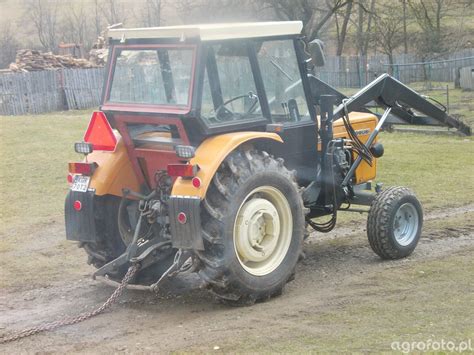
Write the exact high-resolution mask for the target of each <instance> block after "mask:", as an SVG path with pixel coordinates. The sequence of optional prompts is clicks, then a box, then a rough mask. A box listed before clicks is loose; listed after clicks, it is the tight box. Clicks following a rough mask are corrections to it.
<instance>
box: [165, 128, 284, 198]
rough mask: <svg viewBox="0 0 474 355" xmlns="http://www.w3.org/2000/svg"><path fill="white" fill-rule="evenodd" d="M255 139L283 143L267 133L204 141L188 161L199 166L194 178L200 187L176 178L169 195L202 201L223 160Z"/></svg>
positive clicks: (224, 135) (241, 133)
mask: <svg viewBox="0 0 474 355" xmlns="http://www.w3.org/2000/svg"><path fill="white" fill-rule="evenodd" d="M257 139H259V140H260V139H271V140H274V141H277V142H280V143H283V140H282V139H281V137H280V136H279V135H278V134H276V133H267V132H236V133H227V134H222V135H219V136H214V137H211V138H208V139H206V140H205V141H204V142H203V143H201V145H200V146H199V147H198V148H197V150H196V154H195V156H194V158H193V159H191V160H190V163H191V164H197V165H198V166H199V171H198V173H197V174H196V177H198V178H199V179H201V186H200V187H199V188H196V187H194V186H193V184H192V182H191V180H190V179H183V178H177V179H176V181H175V183H174V185H173V189H172V192H171V194H172V195H173V196H193V197H199V198H200V199H201V200H202V199H204V197H205V196H206V192H207V189H208V188H209V185H210V183H211V181H212V178H213V177H214V174H215V173H216V171H217V169H218V168H219V166H220V165H221V163H222V162H223V161H224V159H225V158H226V157H227V156H228V155H229V154H230V153H231V152H232V151H234V150H235V149H236V148H237V147H239V146H241V145H242V144H244V143H247V142H250V141H252V140H257Z"/></svg>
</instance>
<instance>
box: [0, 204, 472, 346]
mask: <svg viewBox="0 0 474 355" xmlns="http://www.w3.org/2000/svg"><path fill="white" fill-rule="evenodd" d="M473 211H474V204H470V205H467V206H463V207H456V208H449V209H443V210H435V211H432V212H429V213H427V216H426V217H425V220H427V221H430V220H436V219H441V218H446V219H449V218H451V217H458V216H460V215H462V214H469V213H471V212H473ZM341 229H343V228H341ZM349 229H350V231H348V232H347V233H341V230H339V231H335V232H333V233H336V232H338V238H337V240H336V239H335V237H334V236H331V235H330V234H329V236H321V235H317V236H315V237H314V238H310V239H309V240H308V242H307V243H306V248H305V249H306V253H307V256H306V259H305V260H303V261H302V262H301V263H300V265H299V266H298V272H297V276H296V280H295V281H293V282H291V283H290V284H289V285H288V287H287V288H286V291H285V292H284V294H283V295H282V296H281V297H278V298H275V299H273V300H271V301H270V302H266V303H261V304H257V305H255V306H253V307H247V308H228V307H226V306H223V305H220V304H217V303H216V302H215V301H214V300H213V298H212V297H211V296H210V295H209V294H208V293H207V292H206V291H204V290H200V289H199V288H198V287H197V286H198V284H199V283H198V282H197V280H196V279H195V278H189V277H188V281H191V286H190V284H189V283H186V282H185V281H186V280H181V281H180V282H178V283H175V284H168V288H167V290H164V291H163V292H162V293H160V294H159V295H158V296H155V295H152V294H149V293H140V292H132V291H129V292H127V293H126V295H125V296H124V297H123V299H122V300H120V302H119V304H120V305H119V306H118V307H116V308H115V309H114V310H113V311H112V312H109V313H106V314H104V315H101V316H99V317H97V318H94V319H91V320H88V321H87V322H84V323H81V324H78V325H76V326H72V327H66V328H62V329H59V330H57V331H55V332H52V333H45V334H42V335H38V336H34V337H32V338H28V339H24V340H21V341H19V342H16V343H13V344H7V345H6V346H5V347H4V348H3V349H0V351H5V352H15V351H18V349H21V350H22V351H26V352H36V351H38V350H39V349H41V351H46V352H48V351H58V352H69V351H88V352H94V351H108V352H116V351H134V352H138V351H157V350H159V351H172V350H177V349H185V348H187V347H189V346H196V345H200V344H214V343H216V342H218V341H220V340H222V339H227V338H231V337H237V338H238V337H245V336H247V335H248V334H250V333H254V332H262V336H264V335H265V334H271V333H273V334H278V332H284V331H285V329H289V328H292V329H295V328H298V327H301V329H302V330H303V329H305V330H306V331H308V329H307V326H306V324H305V322H306V321H304V320H302V316H304V315H307V314H317V313H318V312H326V311H327V310H330V309H338V308H340V307H345V306H348V305H351V304H353V303H354V302H357V300H358V299H360V298H361V297H368V296H370V294H371V292H372V293H375V294H378V295H383V294H384V292H386V293H390V292H391V291H384V290H383V288H379V287H381V286H376V285H374V284H373V283H372V282H371V281H370V277H371V275H374V274H379V273H383V272H385V271H386V270H390V269H392V268H404V267H408V266H410V265H414V264H415V263H419V262H423V261H425V260H430V259H434V258H439V257H441V256H445V255H457V254H459V255H461V254H462V253H467V252H470V251H471V250H472V249H474V238H473V237H474V226H473V225H472V224H469V223H467V224H466V225H461V226H457V227H447V228H444V227H441V228H438V227H436V228H431V227H430V228H428V229H427V230H425V231H424V233H423V238H422V240H421V242H420V245H419V246H418V248H417V249H416V250H415V253H414V254H413V255H412V256H410V257H408V258H406V259H402V260H397V261H390V262H383V261H381V260H380V259H379V258H378V257H377V256H376V255H375V254H373V253H372V251H371V250H370V248H369V246H368V243H367V241H366V236H365V233H364V232H363V228H362V227H361V226H359V228H358V230H356V231H354V228H348V230H349ZM78 262H83V260H79V261H78ZM65 273H67V270H65ZM348 285H349V286H350V287H347V286H348ZM342 290H344V291H342ZM111 292H112V289H111V288H109V287H106V286H104V285H102V284H98V283H96V282H94V281H92V280H90V279H88V278H85V279H81V280H77V281H71V280H69V281H60V282H57V283H55V284H53V285H51V286H50V287H46V288H35V289H32V290H27V291H20V292H10V293H5V294H2V295H0V333H6V332H7V331H8V330H14V329H16V330H18V329H22V328H24V327H28V326H32V325H36V324H38V323H39V322H41V321H46V320H51V319H56V318H57V317H60V316H64V315H74V314H76V313H79V312H81V311H83V310H88V309H90V308H91V307H94V306H95V305H96V304H98V303H100V302H102V301H103V300H105V299H106V298H107V297H108V295H109V294H110V293H111ZM399 292H400V293H401V294H403V293H404V292H409V288H407V289H404V288H400V290H399ZM111 325H112V326H111ZM312 327H313V328H312V330H311V332H314V333H317V332H324V331H325V330H324V325H323V324H322V325H320V326H315V325H312ZM262 329H264V330H262ZM211 349H212V347H211V348H210V349H209V350H211Z"/></svg>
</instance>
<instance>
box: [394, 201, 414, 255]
mask: <svg viewBox="0 0 474 355" xmlns="http://www.w3.org/2000/svg"><path fill="white" fill-rule="evenodd" d="M418 223H419V218H418V211H417V210H416V208H415V206H413V205H412V204H411V203H404V204H403V205H401V206H400V207H399V208H398V210H397V212H396V213H395V218H394V220H393V231H394V232H393V234H394V236H395V240H396V241H397V243H398V244H400V245H401V246H407V245H410V244H411V242H413V240H414V239H415V237H416V234H417V232H418Z"/></svg>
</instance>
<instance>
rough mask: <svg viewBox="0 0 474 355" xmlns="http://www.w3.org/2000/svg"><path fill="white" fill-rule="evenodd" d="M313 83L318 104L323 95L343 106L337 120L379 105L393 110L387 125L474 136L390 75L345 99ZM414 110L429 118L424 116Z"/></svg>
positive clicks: (312, 77)
mask: <svg viewBox="0 0 474 355" xmlns="http://www.w3.org/2000/svg"><path fill="white" fill-rule="evenodd" d="M310 83H311V87H312V90H313V92H315V93H316V96H315V99H316V101H318V98H319V97H320V96H321V95H328V94H329V95H334V96H336V104H338V105H339V106H338V107H337V108H336V110H335V111H334V120H336V119H338V118H340V117H341V116H342V115H343V114H344V112H345V110H347V112H351V111H365V112H368V109H367V107H366V105H368V104H369V103H371V102H375V103H376V104H377V106H382V107H384V108H387V107H391V108H392V111H391V117H390V118H389V119H387V121H386V122H387V123H395V124H396V123H398V124H413V125H433V126H446V127H450V128H456V129H457V130H459V131H460V132H461V133H464V134H465V135H471V128H470V127H469V126H468V125H466V124H465V123H463V122H461V121H459V120H457V119H456V118H454V117H452V116H450V115H448V114H447V113H446V111H445V110H443V109H441V108H440V107H438V106H437V105H435V104H433V103H431V102H430V101H428V99H426V98H425V97H423V96H422V95H420V94H418V93H417V92H416V91H414V90H412V89H410V88H409V87H408V86H406V85H404V84H403V83H401V82H400V81H398V80H397V79H395V78H393V77H392V76H390V75H388V74H383V75H381V76H379V77H378V78H377V79H376V80H374V81H372V82H371V83H369V84H368V85H367V86H365V87H364V88H362V89H361V90H360V91H359V92H357V93H356V94H355V95H353V96H351V97H347V96H345V95H344V94H342V93H340V92H339V91H337V90H336V89H334V88H333V87H331V86H330V85H328V84H326V83H323V82H322V81H320V80H319V79H317V78H316V77H314V76H310ZM413 110H415V111H417V112H419V113H422V114H424V115H426V116H420V115H418V114H416V113H415V112H414V111H413ZM394 116H395V117H394Z"/></svg>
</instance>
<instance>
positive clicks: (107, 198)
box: [65, 21, 470, 305]
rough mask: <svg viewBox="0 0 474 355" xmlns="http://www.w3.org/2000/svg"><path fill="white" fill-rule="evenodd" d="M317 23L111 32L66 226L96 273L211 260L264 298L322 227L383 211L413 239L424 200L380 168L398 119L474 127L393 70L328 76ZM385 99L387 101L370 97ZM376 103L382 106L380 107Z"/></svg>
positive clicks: (115, 279) (147, 277)
mask: <svg viewBox="0 0 474 355" xmlns="http://www.w3.org/2000/svg"><path fill="white" fill-rule="evenodd" d="M301 31H302V23H301V22H299V21H290V22H260V23H236V24H206V25H188V26H175V27H156V28H132V29H126V28H115V29H110V30H109V32H108V41H109V55H108V62H107V65H106V68H105V72H106V74H105V80H104V84H103V89H102V96H101V104H100V108H99V110H98V111H96V112H94V113H93V114H92V117H91V120H90V123H89V126H88V128H87V130H86V132H85V135H84V139H83V141H80V142H78V143H75V145H74V149H75V151H76V152H77V153H79V154H83V155H84V157H83V159H80V160H81V161H77V162H71V163H69V174H68V181H69V183H70V189H69V191H68V194H67V197H66V201H65V223H66V237H67V239H68V240H71V241H75V242H78V243H79V246H80V247H82V248H83V249H84V250H85V252H86V253H87V255H88V262H89V264H92V265H93V266H94V267H96V268H97V270H96V271H95V273H94V278H96V279H99V280H102V281H104V282H106V283H108V284H115V285H116V284H118V283H119V282H120V280H121V279H122V278H123V277H124V275H125V273H126V272H127V269H128V268H129V267H130V266H131V265H139V271H138V273H137V274H136V275H135V276H134V277H133V280H132V281H131V283H130V284H129V285H128V287H129V288H138V289H148V290H155V291H156V290H159V289H160V287H161V286H162V283H163V282H165V281H166V280H170V279H171V278H172V277H173V276H175V275H177V274H179V273H197V274H198V275H199V276H200V278H201V279H202V284H203V285H204V286H205V287H206V288H207V289H208V290H209V291H211V292H212V293H214V294H215V295H216V296H217V297H218V298H219V299H221V300H223V301H226V302H229V303H231V304H236V305H246V304H252V303H254V302H256V301H262V300H266V299H269V298H270V297H272V296H275V295H279V294H281V292H282V290H283V288H284V286H285V284H286V283H287V282H289V281H290V280H292V279H293V278H294V276H295V269H296V265H297V263H298V261H299V260H300V259H301V257H302V248H303V242H304V240H305V238H306V237H307V236H308V234H309V233H308V230H310V229H311V228H312V229H314V230H316V231H317V232H320V233H325V232H329V231H331V230H332V229H333V228H334V227H335V225H336V221H337V215H338V212H342V211H357V212H360V211H364V212H368V219H367V235H368V240H369V244H370V246H371V248H372V249H373V251H374V252H375V253H376V254H377V255H379V256H380V257H381V258H382V259H399V258H403V257H406V256H408V255H410V254H411V253H412V252H413V250H414V249H415V247H416V245H417V243H418V241H419V239H420V235H421V231H422V224H423V211H422V206H421V204H420V202H419V201H418V199H417V197H416V196H415V194H414V192H413V191H412V190H410V189H409V188H406V187H388V188H382V185H381V184H380V183H377V184H375V183H374V182H373V180H374V179H375V177H376V169H377V159H379V158H381V157H382V155H383V154H384V148H383V145H382V143H380V142H378V141H377V137H378V134H379V132H380V130H381V129H382V127H383V126H384V125H386V124H389V123H390V124H394V123H395V124H419V125H444V126H448V127H454V128H457V129H458V130H460V131H462V132H464V133H466V134H470V128H469V127H467V126H465V125H464V124H463V123H462V122H460V121H458V120H456V119H455V118H453V117H451V116H449V115H448V114H447V113H446V112H445V110H444V109H443V108H442V107H440V105H438V104H436V103H432V102H430V101H429V100H428V99H427V98H426V97H423V96H421V95H419V94H417V93H416V92H415V91H413V90H411V89H410V88H408V87H407V86H405V85H404V84H402V83H401V82H399V81H398V80H396V79H394V78H393V77H391V76H389V75H387V74H384V75H381V76H379V77H378V78H377V79H376V80H374V81H373V82H372V83H370V84H369V85H367V86H366V87H364V88H363V89H361V90H360V91H359V92H358V93H356V94H355V95H354V96H352V97H346V96H344V95H343V94H342V93H340V92H338V91H337V90H336V89H334V88H332V87H331V86H329V85H328V84H326V83H324V82H323V81H321V80H320V79H319V78H318V77H317V68H318V67H320V66H322V65H324V53H323V47H322V43H321V42H320V41H318V40H314V41H311V42H308V41H307V40H306V39H305V38H304V36H303V35H302V34H301ZM369 104H371V105H372V106H370V105H369ZM373 105H378V106H379V107H382V108H383V110H384V111H383V114H374V113H372V111H371V110H373V108H372V107H373Z"/></svg>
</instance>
